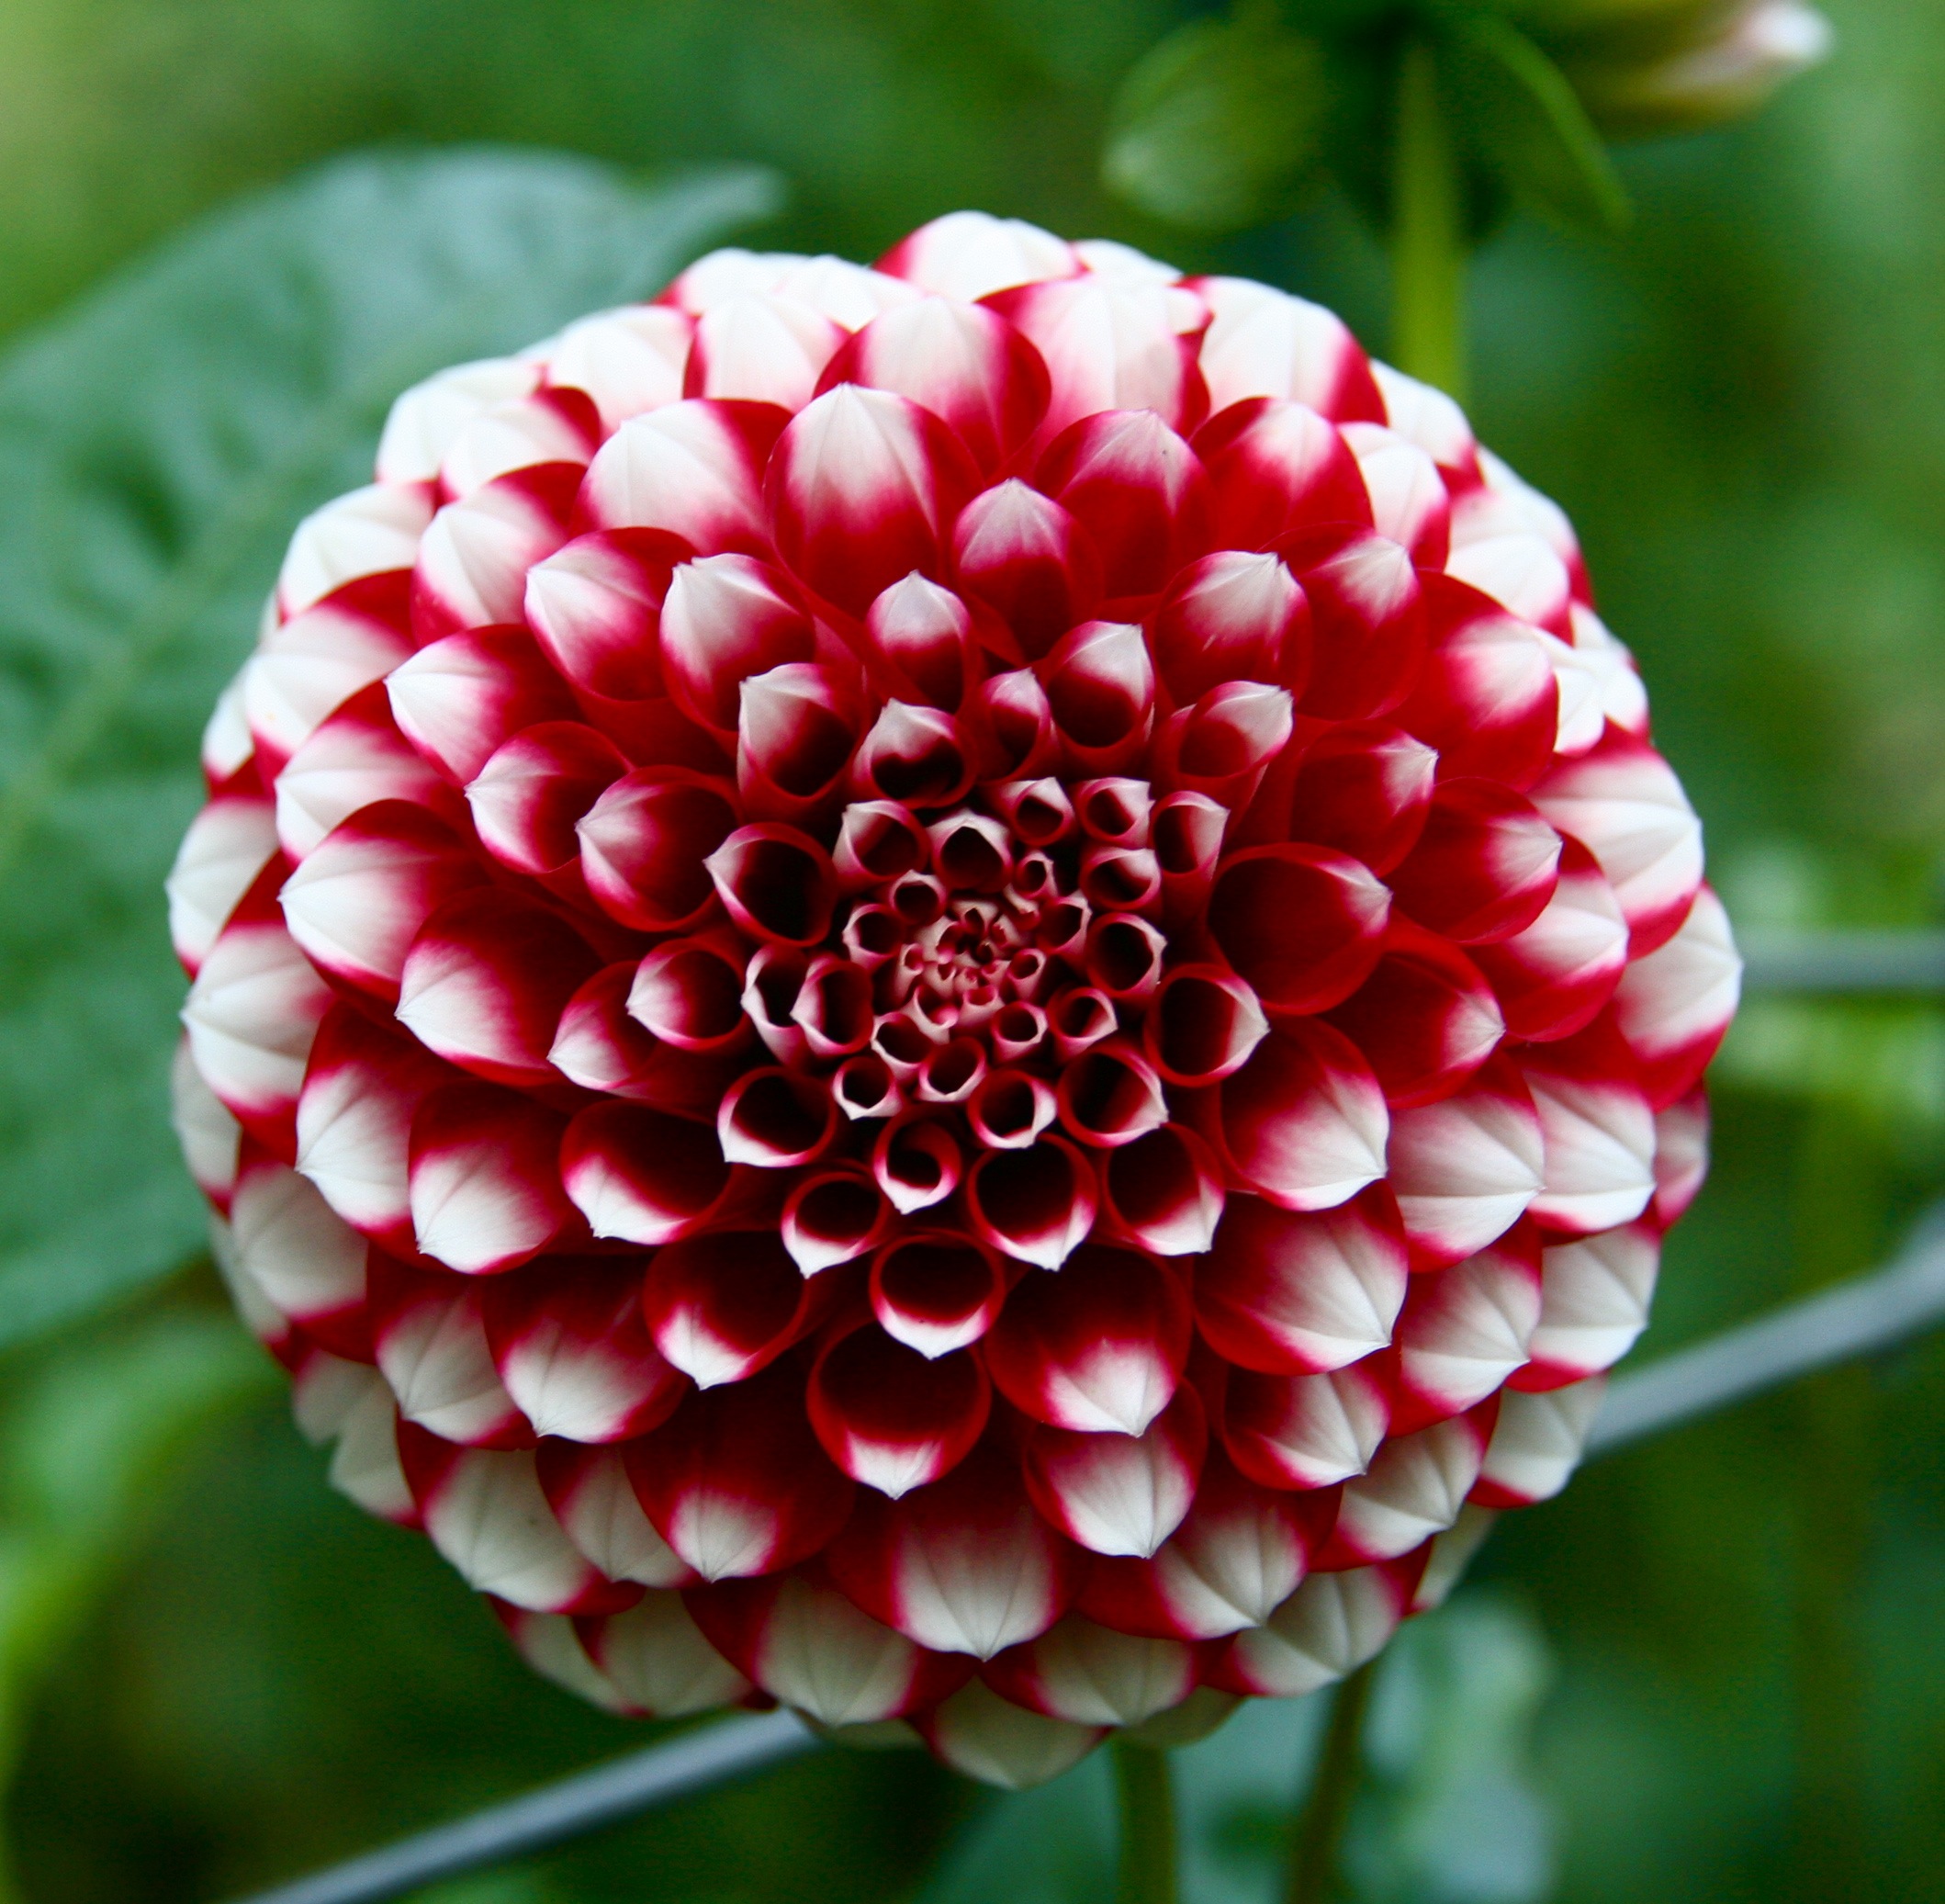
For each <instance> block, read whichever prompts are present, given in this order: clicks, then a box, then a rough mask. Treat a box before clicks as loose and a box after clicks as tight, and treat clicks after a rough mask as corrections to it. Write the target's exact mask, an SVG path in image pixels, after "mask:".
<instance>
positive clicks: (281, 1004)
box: [183, 918, 331, 1134]
mask: <svg viewBox="0 0 1945 1904" xmlns="http://www.w3.org/2000/svg"><path fill="white" fill-rule="evenodd" d="M330 1003H331V992H330V990H329V988H328V987H327V986H325V984H324V981H323V980H322V979H321V978H320V977H319V976H318V975H317V972H316V970H315V969H314V968H313V966H312V965H311V964H310V963H309V960H307V959H306V958H305V956H304V953H303V951H302V950H301V949H300V948H299V946H298V943H297V942H296V941H294V940H293V939H292V937H291V935H290V934H289V933H288V932H287V931H286V930H285V929H284V928H283V927H282V926H281V925H280V924H279V923H277V921H276V920H275V919H267V918H266V919H250V920H240V921H238V922H236V923H234V924H232V925H230V927H229V928H228V929H226V930H225V931H224V933H223V935H222V936H221V938H219V940H218V941H216V943H215V945H213V946H212V947H211V948H210V950H209V955H208V958H206V959H205V960H204V961H203V963H202V968H201V970H200V971H198V972H197V975H196V983H195V984H194V985H193V986H190V987H189V997H188V999H187V1001H186V1003H185V1005H184V1006H183V1026H184V1029H185V1030H186V1031H187V1033H188V1038H189V1050H190V1053H191V1054H192V1055H193V1056H194V1058H195V1059H196V1068H197V1071H198V1072H200V1073H201V1074H202V1077H203V1081H204V1082H205V1083H206V1084H207V1085H208V1087H209V1088H210V1089H211V1090H212V1091H213V1092H214V1093H215V1094H216V1096H217V1097H218V1098H219V1099H220V1100H221V1102H222V1103H223V1105H224V1106H225V1107H226V1108H227V1109H228V1110H230V1113H231V1115H232V1116H234V1117H236V1118H239V1119H240V1120H241V1121H242V1122H243V1123H244V1124H245V1125H248V1126H250V1127H251V1128H253V1129H255V1130H259V1131H263V1132H265V1133H266V1134H269V1133H273V1132H287V1131H288V1130H289V1128H290V1119H291V1118H292V1116H293V1115H294V1113H295V1111H296V1110H297V1102H298V1091H299V1090H301V1089H302V1088H303V1084H304V1065H305V1061H306V1059H307V1058H308V1057H309V1054H310V1046H311V1041H312V1039H313V1038H315V1037H316V1035H317V1029H318V1025H319V1023H320V1020H322V1019H323V1016H324V1012H325V1008H327V1007H328V1006H329V1005H330Z"/></svg>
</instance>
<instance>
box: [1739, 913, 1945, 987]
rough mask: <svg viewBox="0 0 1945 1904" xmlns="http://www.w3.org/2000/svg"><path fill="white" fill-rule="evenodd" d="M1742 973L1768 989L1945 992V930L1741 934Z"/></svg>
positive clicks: (1750, 981) (1756, 931) (1754, 931)
mask: <svg viewBox="0 0 1945 1904" xmlns="http://www.w3.org/2000/svg"><path fill="white" fill-rule="evenodd" d="M1737 941H1738V944H1739V946H1740V949H1741V952H1742V956H1743V966H1744V971H1743V977H1744V981H1745V982H1746V983H1747V984H1748V986H1749V987H1750V988H1751V990H1756V991H1765V992H1818V993H1830V994H1836V993H1839V992H1873V993H1881V994H1882V993H1904V994H1937V993H1945V932H1909V931H1906V932H1899V931H1881V932H1873V931H1853V932H1776V931H1762V930H1759V929H1755V928H1752V929H1749V930H1748V931H1746V932H1738V933H1737Z"/></svg>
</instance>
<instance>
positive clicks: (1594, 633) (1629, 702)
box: [1561, 602, 1647, 753]
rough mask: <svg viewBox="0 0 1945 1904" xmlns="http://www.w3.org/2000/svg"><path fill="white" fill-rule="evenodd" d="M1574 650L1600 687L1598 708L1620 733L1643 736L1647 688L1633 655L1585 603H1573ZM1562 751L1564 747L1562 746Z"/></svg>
mask: <svg viewBox="0 0 1945 1904" xmlns="http://www.w3.org/2000/svg"><path fill="white" fill-rule="evenodd" d="M1572 620H1573V636H1574V653H1575V654H1576V655H1577V656H1578V657H1579V659H1580V663H1581V665H1582V666H1584V667H1586V668H1588V669H1590V670H1592V673H1593V676H1594V680H1595V682H1596V683H1597V684H1598V686H1599V688H1600V693H1601V711H1602V714H1603V715H1605V716H1606V717H1607V719H1609V720H1610V721H1612V722H1613V724H1614V726H1615V727H1619V728H1620V729H1621V730H1622V731H1623V732H1624V733H1626V734H1632V735H1634V736H1635V737H1636V738H1637V739H1642V740H1645V739H1647V689H1646V688H1645V687H1643V686H1642V684H1641V676H1640V673H1639V672H1638V670H1636V667H1635V658H1634V657H1633V656H1632V655H1631V654H1629V653H1628V651H1627V649H1626V648H1625V646H1624V645H1623V644H1622V643H1621V642H1619V641H1618V640H1616V639H1615V638H1614V637H1613V635H1612V634H1611V633H1610V632H1609V631H1608V626H1607V624H1606V623H1605V622H1603V621H1602V619H1601V617H1600V616H1599V615H1597V614H1595V613H1594V612H1593V610H1592V609H1591V608H1589V607H1588V606H1587V605H1586V603H1581V602H1576V603H1574V605H1573V616H1572ZM1561 751H1562V752H1563V753H1564V752H1566V751H1567V749H1564V748H1563V749H1561Z"/></svg>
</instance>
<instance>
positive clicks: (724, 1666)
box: [577, 1593, 750, 1718]
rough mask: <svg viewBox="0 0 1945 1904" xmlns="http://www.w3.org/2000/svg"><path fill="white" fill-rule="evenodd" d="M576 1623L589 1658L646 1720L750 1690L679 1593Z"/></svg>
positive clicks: (703, 1708) (701, 1708)
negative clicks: (696, 1621)
mask: <svg viewBox="0 0 1945 1904" xmlns="http://www.w3.org/2000/svg"><path fill="white" fill-rule="evenodd" d="M577 1624H578V1626H579V1630H580V1637H581V1643H582V1644H583V1645H584V1646H585V1647H586V1648H587V1649H588V1654H589V1657H590V1659H592V1660H593V1661H594V1662H595V1663H596V1664H597V1665H598V1666H599V1667H600V1668H601V1671H602V1673H605V1674H606V1675H607V1677H608V1679H609V1681H610V1683H611V1684H613V1687H614V1689H615V1691H616V1692H618V1693H619V1694H620V1695H621V1696H622V1698H623V1699H624V1701H625V1702H626V1705H627V1709H628V1710H629V1711H631V1712H637V1713H640V1714H642V1715H643V1716H644V1717H645V1718H680V1717H681V1716H682V1715H683V1714H685V1713H690V1712H708V1711H710V1710H711V1709H712V1708H713V1707H718V1706H728V1705H733V1704H735V1702H736V1700H738V1699H740V1698H743V1697H745V1696H747V1695H748V1692H749V1690H750V1685H749V1682H748V1680H747V1679H746V1678H744V1676H743V1675H742V1674H741V1673H738V1672H737V1671H736V1668H735V1667H734V1666H732V1665H731V1664H730V1663H729V1662H728V1661H727V1660H725V1658H724V1657H723V1656H722V1654H721V1653H719V1652H718V1651H716V1650H715V1648H714V1647H713V1646H712V1645H710V1643H709V1642H708V1640H706V1639H703V1633H702V1629H701V1628H699V1627H698V1626H697V1625H696V1623H695V1621H694V1619H693V1618H691V1616H690V1613H689V1609H688V1608H687V1607H686V1606H684V1605H682V1596H681V1595H680V1594H670V1593H651V1594H647V1595H646V1597H645V1598H644V1599H643V1600H642V1601H641V1603H640V1604H639V1605H635V1606H631V1607H629V1608H628V1610H627V1611H626V1612H625V1613H614V1614H609V1615H607V1616H606V1617H601V1618H594V1619H585V1620H581V1621H579V1622H578V1623H577Z"/></svg>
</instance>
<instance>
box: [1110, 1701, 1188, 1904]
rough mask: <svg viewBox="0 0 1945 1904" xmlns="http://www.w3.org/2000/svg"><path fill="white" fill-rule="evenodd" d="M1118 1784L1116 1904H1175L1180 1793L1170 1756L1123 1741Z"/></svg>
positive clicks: (1117, 1748) (1118, 1748) (1117, 1747)
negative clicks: (1119, 1849)
mask: <svg viewBox="0 0 1945 1904" xmlns="http://www.w3.org/2000/svg"><path fill="white" fill-rule="evenodd" d="M1114 1783H1115V1792H1116V1795H1117V1797H1119V1800H1120V1811H1121V1860H1120V1870H1119V1876H1117V1878H1116V1880H1115V1887H1114V1898H1115V1904H1175V1781H1174V1778H1173V1776H1172V1775H1171V1773H1170V1767H1169V1763H1168V1754H1167V1753H1166V1752H1160V1751H1157V1750H1156V1748H1155V1747H1153V1746H1152V1745H1132V1744H1130V1743H1129V1741H1126V1740H1125V1739H1118V1740H1117V1741H1115V1744H1114Z"/></svg>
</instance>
